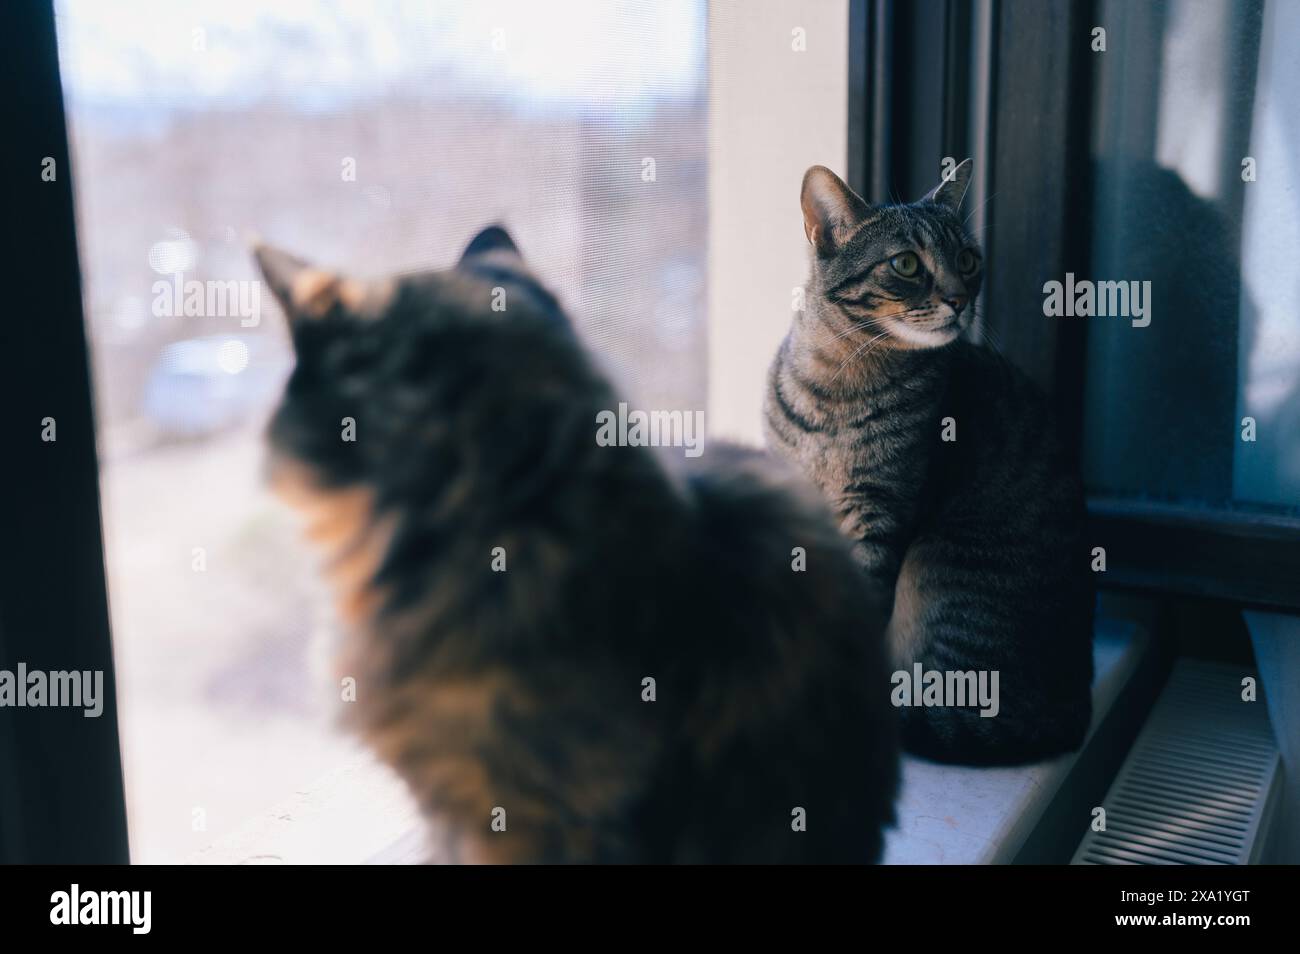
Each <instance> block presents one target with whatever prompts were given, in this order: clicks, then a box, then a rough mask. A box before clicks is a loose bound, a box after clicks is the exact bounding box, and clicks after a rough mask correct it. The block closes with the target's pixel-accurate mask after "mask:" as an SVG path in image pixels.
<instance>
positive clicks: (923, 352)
mask: <svg viewBox="0 0 1300 954" xmlns="http://www.w3.org/2000/svg"><path fill="white" fill-rule="evenodd" d="M969 176H970V160H969V159H968V160H966V161H965V162H963V163H962V164H961V165H960V166H958V167H957V168H956V170H955V173H954V174H953V176H952V177H951V178H950V179H947V180H945V181H943V182H941V183H940V184H939V185H938V186H937V187H936V188H935V189H934V190H932V191H931V192H930V193H929V194H928V195H926V196H925V197H924V198H923V199H921V200H920V201H918V202H914V203H910V204H902V205H886V206H871V205H869V204H868V203H866V202H865V201H863V200H862V199H861V198H860V197H859V196H858V195H856V194H855V193H854V192H853V191H852V190H851V189H849V187H848V186H847V185H845V184H844V183H843V182H842V181H841V180H840V179H839V178H838V177H837V176H836V175H835V174H834V173H833V172H831V171H830V170H828V169H826V168H824V167H822V166H814V167H812V168H811V169H809V170H808V172H807V174H806V175H805V176H804V180H803V188H802V195H801V204H802V207H803V214H804V228H805V232H806V234H807V237H808V239H809V241H810V243H811V245H812V256H811V259H812V266H811V276H810V278H809V281H808V285H807V292H806V306H805V309H804V311H803V312H802V313H800V314H798V315H797V316H796V317H795V320H794V323H793V325H792V327H791V329H790V332H789V334H788V335H787V336H786V338H785V340H784V342H783V343H782V345H781V347H780V350H779V351H778V353H777V355H776V358H775V360H774V361H773V363H772V366H771V370H770V372H769V375H768V388H767V397H766V402H765V409H764V419H765V431H766V435H767V440H768V444H769V446H770V447H771V449H772V450H773V451H774V452H775V453H776V454H777V455H778V456H780V457H783V458H786V459H788V460H790V461H792V462H793V463H794V464H796V465H797V466H798V467H799V468H800V469H801V470H802V471H803V472H804V473H805V474H806V475H807V476H808V477H810V478H811V479H812V480H813V481H814V482H815V483H816V484H817V485H818V486H819V487H820V488H821V490H822V492H823V494H824V495H825V497H826V499H827V500H828V502H829V503H830V504H831V506H832V508H833V509H834V511H835V513H836V514H837V515H838V517H839V521H840V527H841V530H842V531H843V532H844V533H845V534H846V536H847V537H848V538H849V540H851V541H852V544H853V548H854V555H855V556H856V558H857V561H858V563H859V564H860V565H861V567H862V568H863V570H864V571H865V574H866V578H867V581H868V587H869V589H870V590H871V591H872V593H873V595H874V598H875V599H876V601H877V602H878V603H879V605H881V606H883V607H885V608H886V609H887V611H888V612H889V613H890V618H889V634H888V638H889V643H890V652H891V655H892V658H893V665H894V666H895V667H896V668H897V669H898V670H900V671H906V672H908V673H909V674H910V673H911V672H912V671H913V667H914V666H915V664H917V663H920V664H921V665H922V667H923V670H924V671H937V672H954V671H971V670H975V671H980V670H983V671H988V672H994V671H996V672H997V673H998V674H999V695H1000V711H999V712H998V714H997V715H996V716H995V717H993V718H987V717H981V715H980V710H979V709H978V708H977V707H974V706H965V707H961V706H950V707H946V708H945V707H927V706H910V707H907V708H904V709H903V742H904V746H905V747H906V748H908V749H910V750H912V751H914V752H916V753H918V754H921V755H925V756H928V757H931V758H934V759H938V760H943V761H957V762H972V763H1016V762H1024V761H1029V760H1034V759H1039V758H1043V757H1046V756H1050V755H1054V754H1057V753H1060V752H1064V751H1067V750H1070V749H1074V748H1077V747H1078V745H1079V744H1080V743H1081V741H1082V739H1083V737H1084V735H1085V733H1086V732H1087V728H1088V724H1089V718H1090V710H1091V693H1090V684H1091V680H1092V622H1093V604H1094V583H1093V578H1092V573H1091V570H1090V567H1089V562H1088V560H1089V555H1088V551H1087V547H1086V542H1085V537H1084V525H1085V511H1084V505H1083V492H1082V486H1081V482H1080V479H1079V475H1078V472H1077V470H1076V469H1075V465H1073V464H1072V463H1071V461H1070V459H1069V457H1068V455H1067V454H1066V453H1065V451H1064V449H1063V447H1062V445H1061V443H1060V442H1059V440H1058V438H1057V436H1056V432H1055V429H1054V426H1053V423H1052V419H1051V414H1050V413H1049V409H1048V406H1047V402H1046V399H1045V398H1044V396H1043V395H1042V394H1041V393H1040V392H1039V391H1038V390H1037V389H1036V388H1035V387H1034V385H1033V384H1032V383H1031V382H1030V380H1029V379H1028V378H1027V377H1026V376H1025V375H1024V374H1022V373H1021V372H1019V371H1018V370H1017V369H1015V368H1014V367H1012V366H1010V364H1009V363H1008V362H1006V361H1005V360H1003V359H1002V358H1001V356H999V355H996V354H994V353H992V352H990V351H989V350H987V349H985V348H984V347H981V346H979V345H975V344H972V343H970V342H968V341H966V340H964V339H963V338H962V337H961V335H962V333H963V332H964V331H965V330H966V329H967V328H968V327H969V326H970V323H971V321H972V302H974V301H975V298H976V296H977V295H978V294H979V289H980V281H981V277H982V274H983V259H982V255H981V252H980V249H979V247H978V246H977V244H976V243H975V241H974V239H973V238H972V237H971V236H970V235H969V234H968V233H967V231H966V229H965V227H964V223H963V221H962V219H961V217H960V216H959V215H958V208H959V206H960V204H961V199H962V196H963V195H964V193H965V190H966V185H967V182H968V180H969ZM1037 320H1040V321H1041V320H1042V318H1041V317H1039V318H1038V319H1037ZM949 419H951V420H949ZM945 432H947V434H946V436H947V437H948V438H949V439H948V440H945V439H944V437H945Z"/></svg>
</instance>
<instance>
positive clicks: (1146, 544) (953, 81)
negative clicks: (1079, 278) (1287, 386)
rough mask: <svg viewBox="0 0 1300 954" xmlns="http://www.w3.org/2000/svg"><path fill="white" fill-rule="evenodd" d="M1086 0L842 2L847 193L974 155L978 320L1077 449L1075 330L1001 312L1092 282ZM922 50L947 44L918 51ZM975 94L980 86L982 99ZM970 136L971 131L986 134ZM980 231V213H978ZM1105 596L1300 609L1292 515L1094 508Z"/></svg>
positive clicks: (881, 189)
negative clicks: (1063, 279) (1110, 591)
mask: <svg viewBox="0 0 1300 954" xmlns="http://www.w3.org/2000/svg"><path fill="white" fill-rule="evenodd" d="M1098 6H1099V5H1098V4H1097V3H1096V2H1095V0H969V2H968V0H916V2H913V3H907V4H899V3H894V2H892V0H850V16H849V24H850V38H849V79H850V90H849V168H848V179H849V182H850V184H852V185H853V186H854V187H855V188H857V189H858V191H860V192H861V193H862V194H863V195H864V196H865V197H866V198H868V199H869V200H871V201H877V202H879V201H888V200H891V199H895V198H898V197H900V196H902V197H913V198H914V197H915V196H916V195H920V194H923V192H924V189H925V188H928V187H929V185H926V183H930V184H932V181H933V180H934V178H935V175H936V172H937V170H938V160H939V159H940V157H943V156H952V157H954V158H957V159H958V160H960V159H961V158H964V157H965V156H972V157H973V158H974V159H975V178H974V182H973V184H972V187H971V190H970V194H969V195H968V198H967V202H968V203H969V204H968V208H969V209H972V210H973V212H974V214H975V215H976V216H978V212H979V210H978V206H979V205H980V204H981V203H984V202H986V201H988V200H989V198H990V197H996V200H997V203H998V214H997V217H996V223H995V224H991V225H990V226H989V227H988V228H987V230H985V231H984V233H983V234H982V238H983V241H984V244H985V245H986V247H987V248H988V249H989V254H990V257H991V258H992V259H993V260H994V261H998V260H1000V261H1014V262H1019V263H1032V265H1033V267H1032V268H1020V269H1014V270H1013V269H998V268H996V267H994V268H992V269H990V272H989V276H988V280H987V282H986V284H985V289H984V292H983V294H982V298H983V309H982V311H983V316H982V318H981V323H982V325H983V326H984V327H986V328H987V329H989V330H990V331H991V332H992V335H991V338H992V340H993V341H994V342H995V343H996V345H997V346H998V347H999V348H1000V349H1001V350H1002V351H1003V353H1005V354H1006V355H1007V357H1008V358H1010V359H1011V360H1012V361H1013V362H1014V363H1015V364H1017V365H1018V366H1019V367H1021V368H1022V369H1023V370H1025V371H1026V372H1027V373H1028V374H1029V375H1030V377H1032V378H1033V379H1035V380H1036V381H1037V382H1038V383H1039V384H1040V385H1041V386H1042V387H1043V388H1044V389H1045V390H1046V391H1047V392H1048V394H1049V395H1050V396H1051V399H1052V401H1053V404H1054V406H1055V410H1056V413H1057V418H1058V421H1059V423H1060V426H1061V428H1062V432H1063V433H1064V434H1065V435H1066V436H1067V438H1068V440H1069V441H1070V444H1071V450H1072V451H1073V452H1074V453H1075V454H1076V455H1077V454H1079V453H1080V452H1081V442H1082V435H1083V422H1084V415H1085V413H1086V408H1085V404H1084V384H1085V370H1086V368H1085V355H1086V347H1085V345H1086V335H1087V327H1086V323H1085V322H1065V321H1040V322H1029V323H1025V322H1020V323H1019V324H1018V325H1017V324H1016V323H1014V322H1012V321H1009V320H1008V315H1010V314H1012V312H1011V310H1010V309H1006V308H1001V307H1000V304H999V303H1001V302H1009V301H1016V300H1020V301H1023V300H1026V298H1032V297H1035V296H1036V295H1037V294H1039V293H1040V292H1039V290H1040V289H1041V288H1042V284H1043V282H1044V281H1046V280H1048V279H1050V278H1059V276H1061V275H1063V274H1065V273H1066V272H1067V271H1072V272H1075V273H1076V274H1088V273H1089V269H1088V264H1089V256H1090V238H1091V207H1092V202H1091V197H1092V194H1093V192H1092V190H1093V173H1092V167H1091V163H1090V161H1089V157H1090V155H1091V148H1090V147H1091V141H1092V135H1093V124H1092V116H1093V109H1092V106H1093V103H1092V92H1093V63H1092V60H1091V58H1090V53H1091V48H1090V39H1091V31H1092V28H1093V27H1094V26H1096V25H1098V15H1099V10H1098ZM918 44H928V49H929V50H931V51H932V50H933V49H935V47H936V46H939V47H941V48H942V49H943V50H944V56H943V57H942V59H941V60H940V59H939V58H936V57H933V56H932V55H931V56H920V55H915V54H916V53H917V52H918V51H919V50H920V46H919V45H918ZM981 91H986V92H985V94H984V95H981ZM981 127H982V128H981ZM974 221H976V223H977V224H979V219H978V218H976V219H975V220H974ZM1088 507H1089V512H1090V515H1091V518H1092V530H1093V535H1094V539H1095V540H1096V545H1097V546H1102V547H1104V548H1105V549H1106V554H1107V569H1106V572H1105V573H1104V574H1103V575H1101V576H1100V582H1101V584H1102V585H1103V586H1104V587H1110V588H1115V589H1118V590H1127V591H1138V592H1145V593H1151V594H1157V595H1162V596H1169V597H1208V598H1212V599H1215V600H1224V601H1228V602H1231V603H1233V604H1238V605H1241V606H1249V607H1260V608H1268V609H1274V610H1284V611H1296V610H1300V519H1297V518H1296V517H1293V516H1288V515H1284V514H1278V513H1275V512H1264V510H1263V508H1260V509H1259V510H1258V511H1257V510H1254V509H1251V508H1246V507H1233V508H1222V509H1206V508H1201V507H1193V506H1177V505H1169V504H1165V503H1159V502H1154V501H1148V500H1144V499H1141V498H1136V497H1123V498H1119V497H1110V496H1099V495H1092V496H1090V497H1089V500H1088Z"/></svg>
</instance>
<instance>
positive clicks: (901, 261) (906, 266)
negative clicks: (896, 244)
mask: <svg viewBox="0 0 1300 954" xmlns="http://www.w3.org/2000/svg"><path fill="white" fill-rule="evenodd" d="M889 267H890V268H892V269H893V270H894V271H896V272H898V274H900V275H902V276H903V277H904V278H915V277H916V273H917V272H919V271H920V270H921V260H920V259H919V258H917V257H916V253H915V252H902V253H900V254H898V255H895V256H894V257H893V258H891V259H890V260H889Z"/></svg>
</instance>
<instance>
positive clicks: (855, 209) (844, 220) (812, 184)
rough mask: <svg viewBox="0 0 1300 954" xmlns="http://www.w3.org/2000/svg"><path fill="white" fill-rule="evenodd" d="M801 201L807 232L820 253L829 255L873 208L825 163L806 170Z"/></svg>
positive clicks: (805, 232)
mask: <svg viewBox="0 0 1300 954" xmlns="http://www.w3.org/2000/svg"><path fill="white" fill-rule="evenodd" d="M799 204H800V205H801V206H802V207H803V231H804V234H805V235H807V236H808V241H809V242H811V243H812V244H813V247H814V248H816V249H817V252H818V254H820V255H830V254H831V253H833V252H834V251H835V250H836V249H838V248H839V247H840V246H841V245H842V244H844V241H845V239H847V238H848V237H849V236H850V235H852V234H853V232H854V230H855V229H856V228H857V227H858V225H860V224H861V223H862V222H863V221H864V220H865V219H866V218H867V216H868V214H869V213H870V212H871V206H869V205H868V204H867V203H866V202H865V201H863V199H862V198H861V197H860V196H859V195H858V194H857V193H856V192H854V191H853V190H852V189H850V188H849V187H848V186H847V185H845V184H844V180H842V179H841V178H840V177H839V176H837V175H836V174H835V173H833V172H831V171H830V170H829V169H827V168H826V167H825V166H813V167H812V168H811V169H809V170H808V171H807V172H805V173H804V176H803V188H802V189H801V190H800V193H799Z"/></svg>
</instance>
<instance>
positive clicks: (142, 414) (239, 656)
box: [56, 0, 708, 862]
mask: <svg viewBox="0 0 1300 954" xmlns="http://www.w3.org/2000/svg"><path fill="white" fill-rule="evenodd" d="M56 12H57V26H58V32H59V46H60V57H61V62H62V74H63V81H64V92H65V98H66V102H67V112H68V122H69V129H70V135H71V140H72V147H73V169H74V183H75V189H76V199H77V212H78V226H79V240H80V244H81V262H82V269H83V276H84V296H85V311H86V320H87V324H88V329H89V336H90V339H91V352H92V357H93V363H94V368H93V370H94V385H95V399H96V413H97V426H98V431H99V434H98V443H99V451H100V467H101V484H102V493H103V501H104V503H103V514H104V525H105V539H106V547H105V549H106V558H107V567H108V575H109V590H110V596H111V607H112V616H113V618H112V623H113V634H114V652H115V656H116V663H117V671H118V684H119V703H120V704H119V710H120V718H121V737H122V748H123V759H124V765H125V773H126V789H127V799H128V808H129V817H130V823H131V824H130V831H131V838H132V855H133V858H134V859H135V860H137V861H144V862H156V861H177V860H184V859H186V858H188V857H191V856H192V855H193V853H194V852H195V851H196V850H198V849H200V848H202V847H203V846H205V845H208V844H210V843H211V842H212V841H214V840H215V839H218V838H220V837H222V836H227V835H230V834H231V833H232V832H235V831H237V830H238V829H239V827H240V826H241V825H242V824H243V823H245V822H246V821H247V820H248V819H249V818H250V817H252V816H255V815H258V814H260V813H265V812H266V811H268V810H269V809H271V808H272V807H273V806H274V805H276V804H279V803H282V802H283V801H284V800H285V799H287V798H289V797H290V796H291V795H292V794H293V793H294V792H295V791H296V790H300V789H301V788H303V787H304V786H309V785H311V784H312V783H313V782H314V780H315V779H317V778H318V777H321V776H327V775H328V774H329V773H330V772H335V771H337V770H338V766H339V765H340V764H346V763H347V761H348V760H349V759H351V758H353V757H354V752H355V750H354V749H353V748H352V746H351V743H350V742H349V741H348V740H347V739H345V738H342V737H340V736H339V735H338V733H336V732H335V731H334V730H333V728H332V725H331V719H330V713H331V711H332V707H333V706H334V705H335V704H336V701H337V698H338V692H337V691H336V689H335V687H332V686H330V685H329V684H327V683H326V682H325V681H324V678H323V673H324V666H323V665H322V666H317V665H316V663H317V661H318V660H321V659H322V658H323V656H324V655H325V653H326V652H327V648H328V647H327V642H328V641H327V639H326V638H325V636H324V635H323V631H324V629H325V628H326V627H325V623H324V618H323V616H322V611H321V609H320V608H321V607H322V606H323V605H324V601H323V600H321V599H320V594H319V593H318V589H317V584H316V582H315V576H316V574H315V565H314V562H313V557H312V556H311V555H310V554H309V553H308V552H307V551H306V550H305V549H304V548H303V547H302V546H300V544H299V542H298V541H297V539H296V533H295V529H294V527H293V525H292V522H291V519H290V518H289V517H288V516H287V515H286V514H285V513H284V512H283V510H282V509H281V508H280V507H279V506H278V505H277V504H275V503H274V502H273V501H272V500H271V499H270V498H269V496H268V495H267V493H266V492H265V490H264V489H263V488H262V486H261V483H260V477H259V475H260V463H261V455H262V448H261V426H262V423H263V421H264V419H265V417H266V415H267V413H268V412H269V410H270V408H271V407H272V405H273V404H274V402H275V400H276V398H277V394H278V389H279V387H280V383H281V382H282V380H283V378H284V376H285V374H286V373H287V371H288V368H289V366H290V363H291V360H292V357H291V354H290V352H289V348H288V343H287V339H286V336H285V335H284V333H283V329H282V327H281V326H280V323H279V316H278V315H277V314H276V313H275V310H274V308H275V306H274V305H273V304H272V303H271V301H270V298H269V296H260V297H259V296H258V290H257V288H256V285H255V284H250V283H253V282H254V280H255V279H256V277H257V276H256V275H255V274H254V273H253V268H252V263H251V261H250V258H249V255H248V252H247V247H246V244H245V240H246V235H247V233H248V232H249V231H256V232H257V233H259V234H261V235H262V236H263V237H265V238H266V239H268V240H270V241H273V242H275V243H277V244H280V245H283V246H284V247H286V248H289V249H292V250H294V251H296V252H299V253H301V254H302V255H304V256H305V257H308V258H314V259H315V260H318V261H320V262H322V263H325V264H329V265H332V266H336V267H340V268H344V269H350V270H354V271H356V272H358V273H363V274H382V273H386V272H390V271H396V270H406V269H415V268H423V267H437V266H442V265H446V264H450V263H451V262H452V261H454V258H455V256H456V255H457V254H458V253H459V251H460V248H461V247H463V245H464V243H466V242H467V241H468V239H469V238H470V237H471V236H472V235H473V233H474V232H475V230H477V229H478V228H480V227H482V226H483V225H486V224H488V223H491V222H494V221H499V222H502V223H504V224H505V225H507V227H509V228H510V229H511V231H512V232H513V234H514V235H515V238H516V239H517V241H518V242H519V244H520V246H521V248H522V249H523V251H524V253H525V255H526V256H527V257H528V258H529V259H530V260H531V262H532V264H533V266H534V267H535V268H536V270H537V271H538V273H539V274H540V275H541V276H542V278H543V279H544V280H545V281H547V282H548V283H549V284H550V285H551V286H552V287H553V288H555V289H556V290H557V291H558V292H559V294H560V296H561V298H562V300H563V301H564V302H565V303H566V304H567V305H568V306H569V308H570V310H571V311H572V312H573V313H574V314H575V316H576V317H577V320H578V321H579V324H580V326H581V328H582V330H583V332H584V334H585V335H586V337H587V339H588V341H589V342H590V343H591V345H592V347H593V348H594V350H596V351H597V352H598V353H599V354H600V355H602V357H603V358H604V359H605V360H606V361H607V362H608V363H609V364H610V365H611V366H612V369H613V371H614V373H615V375H616V376H617V377H618V378H619V379H620V380H621V381H622V382H623V384H624V387H625V389H626V390H627V391H628V392H629V393H630V395H631V397H632V398H633V399H635V400H636V401H638V402H643V403H645V404H646V405H647V406H650V407H666V408H702V407H703V406H704V401H705V395H706V392H705V384H706V381H705V371H706V362H707V354H706V349H705V335H704V324H705V322H704V312H705V300H706V287H705V286H706V269H705V265H706V254H707V241H708V206H707V196H706V183H707V163H708V135H707V134H708V125H707V120H708V101H707V96H708V84H707V66H706V61H705V33H706V23H705V4H704V3H703V0H699V2H697V0H678V2H670V3H657V4H654V5H653V6H646V5H644V4H638V3H615V4H591V5H590V7H589V8H588V9H586V10H585V11H584V15H583V16H581V17H555V16H553V14H552V13H551V12H550V11H548V10H547V9H546V8H544V6H542V5H538V4H534V3H530V2H527V0H513V2H499V3H488V4H479V3H473V4H470V3H465V4H427V3H399V4H381V5H372V4H368V3H342V4H337V3H325V2H320V3H305V4H297V5H293V6H292V7H290V8H286V9H283V10H281V9H279V8H278V6H277V5H274V4H263V3H252V2H232V0H213V2H201V3H194V4H183V5H180V4H173V3H170V2H166V0H157V2H149V0H140V2H135V3H131V4H125V5H123V4H113V5H105V4H101V3H98V2H95V0H61V2H59V3H58V4H57V10H56ZM190 282H198V283H202V284H201V286H200V287H201V288H203V289H204V292H205V294H204V296H203V299H204V300H203V305H202V307H201V308H199V307H196V308H195V309H192V311H191V313H189V314H187V313H186V308H185V305H184V300H185V298H186V296H187V293H188V292H187V285H186V283H190ZM228 283H233V284H228ZM213 288H216V289H219V290H220V291H221V294H220V295H217V296H214V295H212V294H210V293H208V290H209V289H213ZM227 288H229V289H231V290H230V293H229V294H226V289H227ZM178 292H179V294H178ZM213 303H215V305H216V307H211V306H212V305H213ZM194 311H199V312H201V313H197V314H196V313H193V312H194ZM356 810H357V812H358V813H359V814H360V813H363V812H364V811H365V806H363V805H357V806H356ZM340 850H342V849H341V848H340ZM334 857H339V856H337V855H336V856H334ZM342 860H359V859H357V858H345V859H342Z"/></svg>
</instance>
